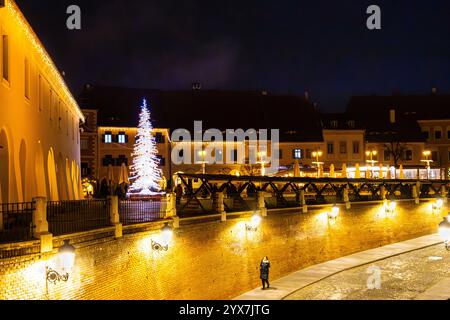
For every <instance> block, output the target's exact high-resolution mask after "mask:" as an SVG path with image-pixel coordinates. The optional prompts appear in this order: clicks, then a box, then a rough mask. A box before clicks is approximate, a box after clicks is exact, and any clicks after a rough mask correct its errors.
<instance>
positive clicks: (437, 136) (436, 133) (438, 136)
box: [434, 129, 442, 140]
mask: <svg viewBox="0 0 450 320" xmlns="http://www.w3.org/2000/svg"><path fill="white" fill-rule="evenodd" d="M434 138H435V139H436V140H440V139H442V131H441V130H439V129H436V130H434Z"/></svg>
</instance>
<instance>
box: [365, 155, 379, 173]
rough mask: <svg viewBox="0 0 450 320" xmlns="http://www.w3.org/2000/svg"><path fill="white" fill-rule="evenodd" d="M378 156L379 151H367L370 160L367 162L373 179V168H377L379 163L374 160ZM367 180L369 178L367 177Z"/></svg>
mask: <svg viewBox="0 0 450 320" xmlns="http://www.w3.org/2000/svg"><path fill="white" fill-rule="evenodd" d="M377 154H378V151H377V150H368V151H366V156H367V157H368V158H369V160H366V162H367V163H368V164H369V170H370V174H371V175H372V177H373V167H375V165H376V163H377V161H376V160H373V157H376V155H377ZM366 179H367V177H366Z"/></svg>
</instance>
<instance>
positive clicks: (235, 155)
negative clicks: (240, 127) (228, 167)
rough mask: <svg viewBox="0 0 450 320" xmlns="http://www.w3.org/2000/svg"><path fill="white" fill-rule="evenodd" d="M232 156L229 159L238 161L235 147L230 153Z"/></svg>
mask: <svg viewBox="0 0 450 320" xmlns="http://www.w3.org/2000/svg"><path fill="white" fill-rule="evenodd" d="M231 156H232V157H233V158H232V159H231V161H233V162H237V161H238V151H237V150H236V149H235V150H233V153H232V155H231Z"/></svg>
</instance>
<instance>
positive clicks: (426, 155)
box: [421, 150, 433, 179]
mask: <svg viewBox="0 0 450 320" xmlns="http://www.w3.org/2000/svg"><path fill="white" fill-rule="evenodd" d="M423 155H424V157H425V159H424V160H421V161H422V162H425V164H426V166H427V179H430V171H431V165H430V164H431V163H432V162H433V160H430V155H431V151H429V150H425V151H424V152H423Z"/></svg>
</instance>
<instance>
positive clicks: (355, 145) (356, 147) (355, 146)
mask: <svg viewBox="0 0 450 320" xmlns="http://www.w3.org/2000/svg"><path fill="white" fill-rule="evenodd" d="M353 154H359V141H353Z"/></svg>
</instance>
